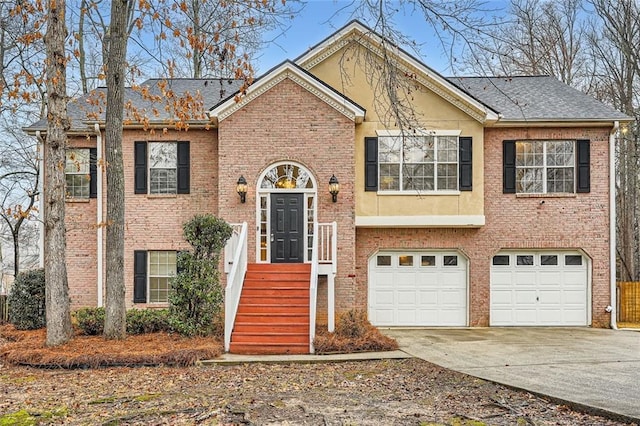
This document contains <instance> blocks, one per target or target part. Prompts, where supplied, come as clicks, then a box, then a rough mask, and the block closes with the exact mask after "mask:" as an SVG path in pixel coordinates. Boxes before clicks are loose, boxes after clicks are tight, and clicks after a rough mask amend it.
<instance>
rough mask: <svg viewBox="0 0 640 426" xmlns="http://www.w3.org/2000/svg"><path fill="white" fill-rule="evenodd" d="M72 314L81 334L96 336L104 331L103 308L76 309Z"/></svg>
mask: <svg viewBox="0 0 640 426" xmlns="http://www.w3.org/2000/svg"><path fill="white" fill-rule="evenodd" d="M73 316H74V317H75V320H76V323H77V325H78V328H80V330H81V331H82V333H83V334H86V335H88V336H97V335H100V334H102V333H103V332H104V316H105V313H104V308H82V309H78V310H77V311H75V312H74V314H73Z"/></svg>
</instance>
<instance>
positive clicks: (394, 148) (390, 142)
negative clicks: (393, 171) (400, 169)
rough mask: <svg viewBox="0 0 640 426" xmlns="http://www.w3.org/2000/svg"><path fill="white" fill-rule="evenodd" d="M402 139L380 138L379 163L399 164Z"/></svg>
mask: <svg viewBox="0 0 640 426" xmlns="http://www.w3.org/2000/svg"><path fill="white" fill-rule="evenodd" d="M401 146H402V139H401V138H399V137H379V138H378V161H379V162H380V163H399V162H400V147H401Z"/></svg>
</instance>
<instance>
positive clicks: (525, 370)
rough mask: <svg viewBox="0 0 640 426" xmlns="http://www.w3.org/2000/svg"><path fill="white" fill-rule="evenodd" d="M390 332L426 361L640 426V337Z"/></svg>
mask: <svg viewBox="0 0 640 426" xmlns="http://www.w3.org/2000/svg"><path fill="white" fill-rule="evenodd" d="M382 331H383V332H384V333H385V334H387V335H389V336H392V337H394V338H395V339H396V340H397V341H398V343H399V344H400V349H402V350H403V351H405V352H407V353H408V354H410V355H412V356H414V357H417V358H421V359H424V360H425V361H429V362H432V363H434V364H438V365H441V366H443V367H446V368H449V369H451V370H455V371H460V372H462V373H466V374H470V375H472V376H476V377H480V378H482V379H486V380H490V381H493V382H497V383H502V384H505V385H508V386H512V387H515V388H520V389H525V390H528V391H531V392H534V393H538V394H543V395H548V396H550V397H553V398H557V399H560V400H564V401H568V402H572V403H574V404H579V405H583V406H587V407H591V408H595V409H597V410H603V411H606V412H610V413H613V414H617V415H621V416H623V417H626V418H627V419H628V420H635V421H636V422H640V332H635V331H615V330H603V329H592V328H556V327H553V328H551V327H548V328H547V327H544V328H538V327H535V328H506V327H503V328H494V327H492V328H473V329H382Z"/></svg>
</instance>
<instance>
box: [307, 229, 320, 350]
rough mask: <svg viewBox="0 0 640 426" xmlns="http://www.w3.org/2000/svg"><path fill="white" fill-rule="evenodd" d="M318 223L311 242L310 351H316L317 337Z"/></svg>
mask: <svg viewBox="0 0 640 426" xmlns="http://www.w3.org/2000/svg"><path fill="white" fill-rule="evenodd" d="M318 230H319V227H318V223H317V222H315V223H314V224H313V242H312V244H311V277H310V278H311V279H310V282H309V353H314V352H315V348H314V346H313V340H314V339H315V337H316V306H317V303H318V240H319V239H320V238H319V235H318Z"/></svg>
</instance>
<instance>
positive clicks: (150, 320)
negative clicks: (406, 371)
mask: <svg viewBox="0 0 640 426" xmlns="http://www.w3.org/2000/svg"><path fill="white" fill-rule="evenodd" d="M159 331H170V327H169V310H168V309H131V310H129V311H127V333H128V334H145V333H157V332H159Z"/></svg>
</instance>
